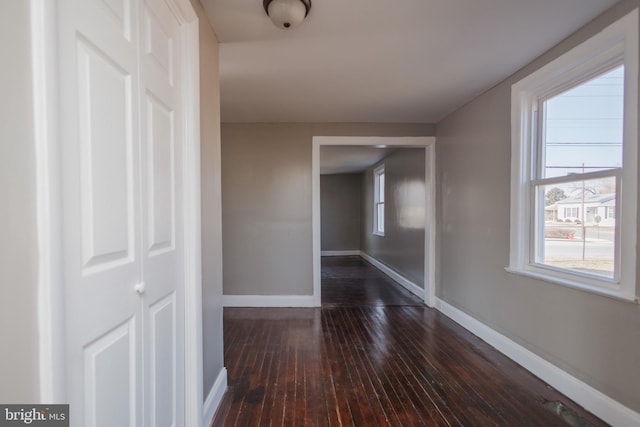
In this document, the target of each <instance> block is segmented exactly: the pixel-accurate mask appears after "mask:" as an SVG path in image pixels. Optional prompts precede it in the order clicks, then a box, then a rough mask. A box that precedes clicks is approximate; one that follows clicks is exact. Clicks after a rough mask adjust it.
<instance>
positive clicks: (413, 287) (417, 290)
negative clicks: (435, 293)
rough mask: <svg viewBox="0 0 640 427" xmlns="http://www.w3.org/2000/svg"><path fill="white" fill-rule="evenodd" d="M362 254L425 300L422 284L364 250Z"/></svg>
mask: <svg viewBox="0 0 640 427" xmlns="http://www.w3.org/2000/svg"><path fill="white" fill-rule="evenodd" d="M360 256H361V257H362V258H364V259H365V260H367V261H368V262H370V263H371V264H373V265H374V266H375V267H376V268H378V269H379V270H380V271H382V272H383V273H384V274H386V275H387V276H389V277H390V278H391V279H392V280H394V281H396V282H398V283H399V284H400V285H401V286H402V287H403V288H405V289H406V290H408V291H409V292H411V293H412V294H414V295H416V296H417V297H418V298H420V299H421V300H424V290H423V289H422V288H421V287H420V286H418V285H416V284H415V283H413V282H412V281H411V280H409V279H407V278H406V277H404V276H403V275H401V274H400V273H398V272H397V271H394V270H392V269H391V268H389V267H388V266H386V265H385V264H383V263H381V262H380V261H378V260H377V259H375V258H373V257H372V256H371V255H369V254H366V253H364V252H360Z"/></svg>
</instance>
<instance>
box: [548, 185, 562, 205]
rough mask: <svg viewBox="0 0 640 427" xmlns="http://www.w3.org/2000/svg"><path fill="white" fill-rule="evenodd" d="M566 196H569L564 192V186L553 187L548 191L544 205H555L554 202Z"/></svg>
mask: <svg viewBox="0 0 640 427" xmlns="http://www.w3.org/2000/svg"><path fill="white" fill-rule="evenodd" d="M566 198H567V195H566V194H565V193H564V190H563V189H562V188H558V187H553V188H552V189H551V190H549V191H547V195H546V200H545V202H544V205H545V206H549V205H553V204H554V203H556V202H558V201H560V200H562V199H566Z"/></svg>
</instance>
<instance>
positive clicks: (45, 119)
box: [30, 0, 204, 427]
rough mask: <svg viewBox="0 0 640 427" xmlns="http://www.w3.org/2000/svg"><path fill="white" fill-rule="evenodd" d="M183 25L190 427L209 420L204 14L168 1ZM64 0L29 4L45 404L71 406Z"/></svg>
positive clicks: (183, 2)
mask: <svg viewBox="0 0 640 427" xmlns="http://www.w3.org/2000/svg"><path fill="white" fill-rule="evenodd" d="M166 1H167V4H168V5H169V7H170V9H171V10H172V12H173V13H174V15H175V16H176V18H177V19H178V22H179V23H180V24H181V31H182V34H181V36H182V46H181V47H182V51H183V56H184V61H183V70H182V76H183V82H182V85H183V86H182V87H183V88H184V96H183V100H182V101H183V110H184V124H185V126H184V144H185V145H184V164H183V170H184V188H183V191H184V212H183V214H184V216H183V217H184V252H185V253H184V274H185V420H184V423H185V426H189V427H201V426H202V423H203V400H204V399H203V390H202V387H203V385H202V383H203V356H202V327H203V325H202V268H201V225H200V71H199V33H198V16H197V15H196V13H195V11H194V10H193V7H192V6H191V3H190V2H189V0H166ZM57 7H58V2H57V0H30V8H31V36H32V42H31V43H32V44H31V51H32V70H33V76H32V80H33V87H32V89H33V105H34V110H33V115H34V117H33V120H34V134H35V145H36V146H35V149H36V150H35V151H36V198H37V227H38V233H37V236H38V249H39V261H38V334H39V338H38V340H39V342H38V344H39V354H38V356H39V368H40V372H39V379H40V402H41V403H66V401H67V396H66V390H65V385H64V378H65V366H64V360H65V357H64V330H65V324H64V316H63V313H64V300H63V295H64V282H63V280H64V279H63V273H62V269H61V266H62V265H63V262H62V253H63V251H62V238H63V234H62V205H61V199H62V198H61V189H62V187H61V179H60V160H59V156H60V152H61V149H60V141H59V139H58V138H59V137H58V120H59V117H58V115H57V101H58V98H57V97H58V93H57V87H58V75H57V69H58V63H57V57H56V55H57V51H58V49H57V42H56V39H57V32H56V10H57Z"/></svg>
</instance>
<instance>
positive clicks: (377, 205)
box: [373, 165, 384, 236]
mask: <svg viewBox="0 0 640 427" xmlns="http://www.w3.org/2000/svg"><path fill="white" fill-rule="evenodd" d="M373 191H374V193H373V205H374V207H373V234H376V235H378V236H384V165H382V166H378V167H377V168H375V169H374V170H373Z"/></svg>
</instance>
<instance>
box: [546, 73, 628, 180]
mask: <svg viewBox="0 0 640 427" xmlns="http://www.w3.org/2000/svg"><path fill="white" fill-rule="evenodd" d="M623 111H624V67H623V66H619V67H617V68H615V69H613V70H610V71H608V72H606V73H605V74H602V75H600V76H598V77H596V78H594V79H592V80H590V81H588V82H586V83H583V84H581V85H579V86H577V87H574V88H573V89H570V90H568V91H566V92H564V93H561V94H559V95H556V96H554V97H552V98H550V99H548V100H546V101H545V102H544V113H543V114H544V117H545V131H544V135H545V159H544V166H545V177H547V178H549V177H553V176H563V175H566V174H567V173H572V172H573V173H580V172H582V164H583V163H584V166H585V172H591V171H595V170H600V169H606V168H612V167H621V166H622V133H623V132H622V130H623Z"/></svg>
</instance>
